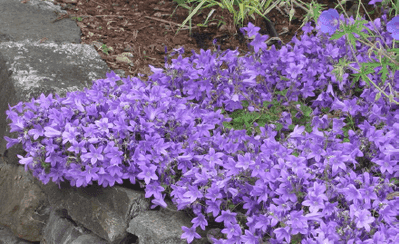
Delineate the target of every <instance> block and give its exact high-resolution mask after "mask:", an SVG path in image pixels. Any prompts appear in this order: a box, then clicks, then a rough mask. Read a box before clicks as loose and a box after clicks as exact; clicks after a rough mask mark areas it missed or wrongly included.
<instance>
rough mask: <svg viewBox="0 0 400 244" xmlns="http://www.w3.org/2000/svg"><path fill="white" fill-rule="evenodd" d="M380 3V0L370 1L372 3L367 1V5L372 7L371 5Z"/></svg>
mask: <svg viewBox="0 0 400 244" xmlns="http://www.w3.org/2000/svg"><path fill="white" fill-rule="evenodd" d="M381 2H382V0H372V1H369V3H368V4H369V5H373V4H375V3H381Z"/></svg>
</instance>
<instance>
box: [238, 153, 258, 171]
mask: <svg viewBox="0 0 400 244" xmlns="http://www.w3.org/2000/svg"><path fill="white" fill-rule="evenodd" d="M253 164H255V162H254V161H253V160H251V157H250V153H246V154H245V155H244V157H243V156H242V155H240V154H239V155H238V163H237V164H236V167H237V168H242V169H244V170H246V169H248V168H249V166H250V165H253Z"/></svg>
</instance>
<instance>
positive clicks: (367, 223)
mask: <svg viewBox="0 0 400 244" xmlns="http://www.w3.org/2000/svg"><path fill="white" fill-rule="evenodd" d="M353 206H354V205H352V206H350V208H351V207H353ZM354 215H355V216H356V221H355V222H356V226H357V228H365V230H366V231H368V232H369V231H370V229H371V223H373V222H374V221H375V218H374V217H372V216H371V212H370V211H368V210H366V209H363V210H358V211H356V212H355V214H354Z"/></svg>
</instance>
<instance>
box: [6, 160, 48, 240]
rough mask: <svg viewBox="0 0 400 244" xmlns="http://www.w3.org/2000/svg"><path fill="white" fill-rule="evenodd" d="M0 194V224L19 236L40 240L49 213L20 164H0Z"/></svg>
mask: <svg viewBox="0 0 400 244" xmlns="http://www.w3.org/2000/svg"><path fill="white" fill-rule="evenodd" d="M0 196H1V202H0V204H1V207H0V224H1V225H4V226H7V227H9V228H10V229H11V231H12V232H13V233H14V234H15V235H16V236H17V237H19V238H23V239H25V240H28V241H40V239H41V238H42V234H41V232H42V229H43V228H44V226H45V224H46V222H45V221H46V220H47V219H48V216H49V212H48V203H47V197H46V195H45V194H44V192H43V191H42V190H41V189H40V188H39V187H38V186H37V185H35V184H34V183H33V181H32V179H31V178H30V177H29V176H28V175H27V172H25V170H24V168H23V167H14V166H12V165H6V164H0Z"/></svg>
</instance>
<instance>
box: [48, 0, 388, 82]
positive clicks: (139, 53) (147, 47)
mask: <svg viewBox="0 0 400 244" xmlns="http://www.w3.org/2000/svg"><path fill="white" fill-rule="evenodd" d="M303 2H305V3H307V4H309V3H310V2H311V0H305V1H303ZM316 2H318V3H322V4H326V8H325V9H328V8H333V7H334V6H335V4H334V2H336V1H330V0H322V1H321V0H318V1H316ZM362 2H363V3H364V6H366V8H367V10H368V11H371V10H373V9H374V8H373V7H372V6H370V5H368V2H369V0H363V1H362ZM54 4H60V5H61V6H62V8H63V9H64V10H66V11H67V12H68V14H67V15H61V16H59V17H58V18H57V20H55V21H62V19H64V18H72V19H75V20H76V23H77V25H78V26H79V27H80V28H81V31H82V37H81V43H82V44H93V45H94V46H95V48H96V50H97V51H98V53H99V55H100V56H101V58H102V59H103V60H104V61H105V62H106V63H107V65H108V66H109V67H110V68H111V69H112V70H115V71H116V70H123V71H124V73H125V76H128V75H130V76H131V77H134V76H137V75H138V73H141V74H144V75H145V76H147V75H150V74H151V71H150V68H149V67H148V66H149V65H153V66H155V67H158V68H161V67H164V63H165V61H164V56H165V49H164V48H165V47H167V49H168V53H170V52H171V51H172V50H173V49H174V48H179V47H181V46H183V47H184V48H185V53H184V54H183V56H184V57H188V56H191V55H192V52H191V50H192V49H193V50H194V51H195V52H196V53H200V49H211V50H213V49H214V47H213V45H212V41H213V39H215V38H216V39H217V40H218V41H217V45H221V50H226V49H231V50H234V49H236V48H238V50H239V52H240V53H241V55H244V54H246V53H247V52H248V51H249V50H248V47H247V43H246V42H245V41H243V38H242V35H241V33H240V31H239V29H238V28H237V26H235V24H234V23H233V18H232V15H231V14H230V13H229V11H227V10H226V9H225V10H223V9H220V8H217V7H213V8H207V9H204V10H202V12H201V13H200V14H196V15H194V16H193V18H192V30H191V32H190V30H189V26H188V25H189V22H188V23H187V24H186V25H185V27H184V28H182V29H181V30H180V31H179V32H178V34H176V35H175V33H176V31H177V29H178V27H179V26H180V25H181V23H183V21H184V20H185V19H186V17H187V16H188V15H189V11H188V10H187V9H184V8H182V7H177V6H178V5H177V4H176V3H175V2H174V1H172V0H161V1H160V0H142V1H139V0H90V1H89V0H54ZM352 6H353V4H352V3H350V4H349V3H348V4H346V10H350V9H351V7H352ZM211 9H215V10H216V11H215V12H214V14H213V15H212V16H211V18H210V20H211V19H214V20H213V21H210V22H209V25H208V27H199V26H196V25H197V24H203V23H204V21H205V19H206V17H207V15H208V13H209V12H210V11H211ZM353 9H354V7H353ZM294 10H295V15H294V18H293V20H292V21H291V22H289V15H288V13H289V11H290V7H286V8H285V6H283V7H281V8H275V9H272V11H271V12H270V13H268V14H267V17H268V18H269V19H270V20H271V21H272V23H273V25H274V28H272V29H271V28H268V27H267V24H266V23H265V21H264V20H263V18H261V17H260V16H258V15H257V14H256V15H255V16H256V19H255V20H253V19H251V18H247V19H245V21H244V26H247V23H248V22H249V21H251V22H252V23H253V24H255V25H256V26H259V27H261V31H260V32H261V33H262V34H268V35H269V36H270V37H273V36H276V37H279V38H280V40H281V41H282V44H287V43H288V42H290V41H291V39H292V38H293V37H294V36H295V35H296V32H297V35H296V36H297V38H299V39H300V36H301V35H302V34H303V31H302V30H301V28H300V27H301V25H302V23H303V19H304V16H306V11H305V10H304V9H303V8H301V7H298V6H297V5H294ZM339 12H341V11H339ZM361 12H362V13H364V11H363V9H362V11H361ZM379 14H380V12H379V11H375V14H374V15H373V16H379ZM219 21H225V23H222V24H220V25H218V22H219ZM273 29H275V30H273ZM274 33H275V35H274ZM276 34H277V35H276ZM271 43H275V44H276V45H277V48H278V49H279V47H280V46H279V45H278V42H276V41H275V42H271ZM175 57H177V56H175Z"/></svg>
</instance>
